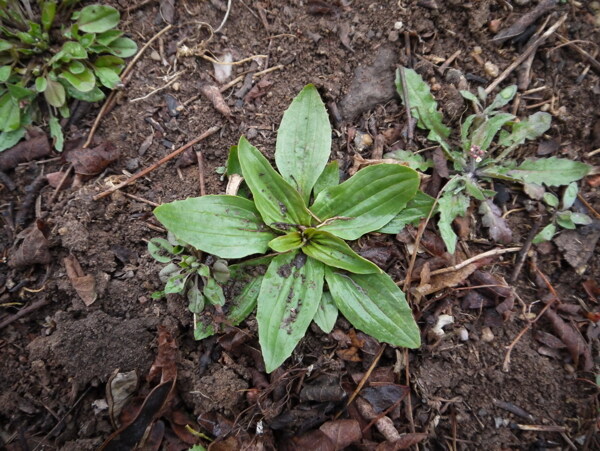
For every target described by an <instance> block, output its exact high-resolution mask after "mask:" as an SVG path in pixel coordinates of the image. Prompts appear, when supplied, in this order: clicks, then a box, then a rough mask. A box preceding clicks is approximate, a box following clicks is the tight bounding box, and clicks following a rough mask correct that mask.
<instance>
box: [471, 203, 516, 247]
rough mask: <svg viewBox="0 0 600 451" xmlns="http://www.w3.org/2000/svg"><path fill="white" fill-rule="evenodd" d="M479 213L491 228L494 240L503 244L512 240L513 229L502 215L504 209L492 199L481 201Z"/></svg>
mask: <svg viewBox="0 0 600 451" xmlns="http://www.w3.org/2000/svg"><path fill="white" fill-rule="evenodd" d="M479 214H481V222H482V224H483V225H484V227H487V228H488V229H489V234H490V238H491V239H492V240H494V241H496V242H497V243H502V244H508V243H510V242H511V241H512V230H510V228H509V227H508V224H507V223H506V221H505V220H504V218H503V217H502V210H500V208H499V207H498V206H497V205H496V204H495V203H494V202H493V201H492V200H491V199H488V200H486V201H484V202H481V204H480V206H479Z"/></svg>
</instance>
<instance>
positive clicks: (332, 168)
mask: <svg viewBox="0 0 600 451" xmlns="http://www.w3.org/2000/svg"><path fill="white" fill-rule="evenodd" d="M339 184H340V165H339V164H338V162H337V160H334V161H332V162H331V163H327V165H326V166H325V169H323V172H321V175H320V176H319V178H318V179H317V181H316V182H315V186H314V187H313V196H315V197H317V195H318V194H319V193H320V192H321V191H323V190H324V189H326V188H330V187H332V186H337V185H339Z"/></svg>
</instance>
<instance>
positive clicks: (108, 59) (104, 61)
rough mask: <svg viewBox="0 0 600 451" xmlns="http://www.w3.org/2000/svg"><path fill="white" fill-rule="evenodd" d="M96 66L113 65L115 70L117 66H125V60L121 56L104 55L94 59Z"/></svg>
mask: <svg viewBox="0 0 600 451" xmlns="http://www.w3.org/2000/svg"><path fill="white" fill-rule="evenodd" d="M94 66H96V67H111V68H113V70H114V69H116V68H123V67H124V66H125V61H124V60H123V58H119V57H118V56H114V55H102V56H99V57H98V58H96V61H94ZM115 72H116V70H115Z"/></svg>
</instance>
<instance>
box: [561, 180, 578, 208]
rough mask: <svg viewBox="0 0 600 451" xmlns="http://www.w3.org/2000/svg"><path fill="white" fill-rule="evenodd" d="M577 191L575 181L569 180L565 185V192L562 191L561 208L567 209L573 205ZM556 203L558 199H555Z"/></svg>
mask: <svg viewBox="0 0 600 451" xmlns="http://www.w3.org/2000/svg"><path fill="white" fill-rule="evenodd" d="M578 191H579V190H578V189H577V183H575V182H571V183H569V184H568V185H567V187H566V188H565V192H564V193H563V198H562V208H563V210H567V209H569V208H571V207H572V206H573V204H574V203H575V199H577V193H578ZM557 204H558V199H557ZM556 206H558V205H556Z"/></svg>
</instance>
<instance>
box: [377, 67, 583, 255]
mask: <svg viewBox="0 0 600 451" xmlns="http://www.w3.org/2000/svg"><path fill="white" fill-rule="evenodd" d="M402 79H404V83H403V82H402ZM396 88H397V90H398V93H399V94H400V97H401V98H402V101H403V102H404V103H405V105H406V104H408V105H409V107H410V111H411V115H412V116H413V117H414V119H416V120H417V126H418V127H419V128H421V129H425V130H428V131H429V134H428V136H427V138H428V139H429V140H431V141H434V142H437V143H438V144H439V145H440V147H441V148H442V150H443V151H444V154H445V155H446V157H447V158H448V160H449V161H450V162H451V163H452V164H451V165H452V175H451V178H450V180H449V181H448V183H446V185H445V186H444V188H443V191H442V193H441V196H440V198H439V201H438V205H437V211H439V221H438V227H439V230H440V234H441V236H442V238H443V240H444V243H445V244H446V247H447V249H448V251H449V252H450V253H454V250H455V248H456V241H457V236H456V234H455V233H454V230H453V229H452V222H453V221H454V219H455V218H456V217H457V216H464V215H465V214H466V212H467V209H468V207H469V205H470V203H471V198H474V199H476V200H477V201H478V202H479V205H480V206H479V213H480V214H481V215H482V223H483V224H484V226H486V227H488V229H489V231H490V236H491V238H492V239H495V240H497V241H500V242H507V241H510V240H511V233H510V229H508V226H507V224H506V223H505V221H504V219H503V218H502V217H501V215H500V214H499V213H500V209H499V208H498V207H497V206H496V205H495V204H494V203H493V201H492V199H493V197H494V195H495V194H496V193H495V192H494V191H493V190H492V189H491V187H492V184H491V181H492V179H499V180H505V181H509V182H515V183H519V184H521V185H523V187H524V190H525V192H526V193H528V194H530V195H532V196H535V197H536V198H538V199H541V198H542V196H543V197H544V199H545V200H546V203H547V204H548V205H549V206H551V207H554V208H555V207H558V199H556V196H554V195H553V194H551V193H549V192H546V188H545V187H557V186H568V188H567V191H566V193H567V192H568V193H569V194H568V195H567V194H565V196H566V201H565V200H563V206H562V210H561V211H559V212H558V213H556V214H555V215H554V219H553V223H552V224H550V225H549V226H548V227H547V228H545V229H544V230H543V231H542V232H543V233H541V235H538V237H537V238H536V239H537V240H541V239H542V238H544V237H545V239H551V238H552V236H553V235H554V232H555V230H556V227H555V226H554V225H553V224H554V222H556V223H558V224H559V225H561V226H563V227H566V228H574V227H575V224H585V223H588V221H589V218H587V217H585V215H580V214H577V213H572V212H570V211H567V210H568V209H569V208H570V207H571V205H572V204H573V202H574V200H575V197H574V196H576V195H577V185H576V184H575V183H574V182H576V181H577V180H580V179H581V178H583V177H584V176H585V175H587V174H588V173H589V171H590V169H591V168H590V166H588V165H586V164H584V163H581V162H577V161H572V160H569V159H566V158H557V157H550V158H538V159H526V160H525V161H523V162H521V163H518V162H517V161H515V160H513V159H510V158H509V157H510V155H511V153H512V152H513V151H514V150H515V149H517V148H518V147H519V146H521V145H522V144H523V143H524V142H525V141H527V140H535V139H537V138H538V137H540V136H541V135H542V134H543V133H544V132H546V130H548V129H549V128H550V123H551V116H550V114H548V113H544V112H537V113H534V114H532V115H531V116H529V117H528V118H527V119H523V120H518V119H517V118H516V117H515V116H514V115H513V114H510V113H507V112H504V111H502V108H503V107H504V106H506V105H507V104H508V103H509V102H510V101H511V100H512V99H513V98H514V96H515V94H516V92H517V88H516V86H509V87H507V88H505V89H503V90H502V91H501V92H500V93H499V94H498V95H497V96H496V97H495V98H494V100H493V101H492V102H491V103H490V104H489V105H487V106H485V107H484V104H485V102H486V100H487V95H486V93H485V91H484V90H483V89H480V90H479V93H478V96H476V95H474V94H473V93H471V92H468V91H461V94H462V95H463V97H464V98H465V99H467V100H469V101H470V102H471V103H472V104H473V107H474V109H475V111H476V112H475V114H471V115H469V116H467V117H466V118H465V120H464V121H463V122H462V124H461V128H460V145H459V146H453V145H451V143H450V141H449V138H450V135H451V130H450V129H449V128H448V127H446V126H445V125H444V123H443V122H442V114H441V113H440V112H439V111H438V109H437V102H436V101H435V99H434V98H433V96H432V95H431V92H430V89H429V86H428V85H427V84H426V83H425V82H424V81H423V79H422V78H421V76H420V75H419V74H417V73H416V72H415V71H414V70H412V69H407V68H400V69H398V72H397V76H396ZM385 156H386V157H388V158H395V159H398V160H400V161H403V162H405V163H406V164H408V165H409V166H411V167H415V168H417V169H420V170H423V169H426V168H427V167H428V166H429V165H431V163H430V162H427V161H425V160H424V159H423V158H422V157H421V156H420V155H415V154H414V153H412V152H408V151H405V150H400V151H396V152H391V153H389V154H386V155H385ZM544 185H545V187H544ZM548 200H550V202H548ZM586 218H587V219H586ZM399 230H400V229H399V228H398V227H391V226H389V227H386V228H385V229H384V230H382V231H385V232H387V233H397V232H398V231H399Z"/></svg>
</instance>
